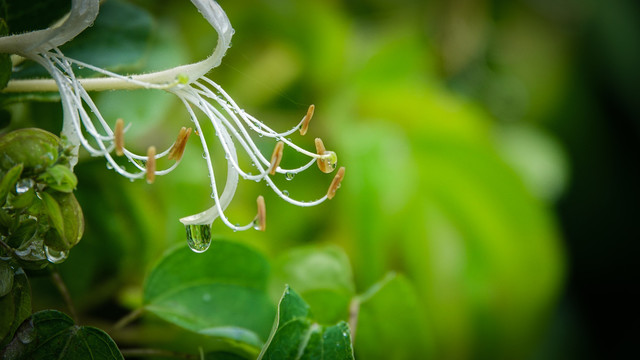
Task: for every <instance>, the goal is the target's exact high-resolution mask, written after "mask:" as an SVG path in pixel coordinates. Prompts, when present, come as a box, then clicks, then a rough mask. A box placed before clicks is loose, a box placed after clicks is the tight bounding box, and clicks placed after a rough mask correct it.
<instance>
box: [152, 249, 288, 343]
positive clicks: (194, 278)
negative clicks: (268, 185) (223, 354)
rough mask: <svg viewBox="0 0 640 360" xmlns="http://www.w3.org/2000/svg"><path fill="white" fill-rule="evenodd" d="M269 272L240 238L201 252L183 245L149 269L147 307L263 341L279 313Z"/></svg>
mask: <svg viewBox="0 0 640 360" xmlns="http://www.w3.org/2000/svg"><path fill="white" fill-rule="evenodd" d="M268 274H269V265H268V263H267V262H266V260H265V259H264V258H263V257H262V256H261V255H260V254H258V253H256V252H255V251H254V250H251V249H250V248H248V247H246V246H243V245H240V244H236V243H232V242H228V241H222V240H219V241H214V242H212V244H211V247H210V248H209V250H208V251H207V252H205V253H202V254H196V253H194V252H193V251H191V249H189V248H188V247H180V248H178V249H175V250H174V251H172V252H170V253H168V254H167V255H166V256H165V257H163V259H162V260H161V261H160V262H159V263H158V265H157V266H156V267H155V268H154V269H153V270H152V271H151V273H150V274H149V277H148V278H147V282H146V285H145V292H144V303H145V305H144V308H145V310H147V311H149V312H152V313H154V314H156V315H158V316H160V317H161V318H163V319H164V320H167V321H169V322H172V323H174V324H176V325H179V326H182V327H184V328H186V329H189V330H192V331H195V332H198V333H201V334H205V335H210V336H216V337H222V338H229V339H233V340H237V341H243V342H246V343H247V344H250V345H253V346H256V347H260V345H261V344H262V342H263V341H264V340H266V338H267V335H268V333H269V329H270V326H271V323H272V321H273V316H274V314H275V309H274V306H273V304H272V303H271V301H270V300H269V298H268V296H267V293H266V285H267V277H268Z"/></svg>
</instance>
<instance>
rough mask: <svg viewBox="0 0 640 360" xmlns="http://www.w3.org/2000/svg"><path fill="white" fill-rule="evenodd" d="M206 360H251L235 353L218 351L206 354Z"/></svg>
mask: <svg viewBox="0 0 640 360" xmlns="http://www.w3.org/2000/svg"><path fill="white" fill-rule="evenodd" d="M204 360H249V358H247V357H244V356H240V355H236V354H233V353H228V352H222V351H216V352H211V353H207V354H204Z"/></svg>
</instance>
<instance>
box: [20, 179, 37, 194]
mask: <svg viewBox="0 0 640 360" xmlns="http://www.w3.org/2000/svg"><path fill="white" fill-rule="evenodd" d="M34 184H35V181H33V179H20V180H18V182H17V183H16V193H18V194H24V193H26V192H27V191H29V190H30V189H31V188H32V187H33V185H34Z"/></svg>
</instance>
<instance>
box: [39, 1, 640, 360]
mask: <svg viewBox="0 0 640 360" xmlns="http://www.w3.org/2000/svg"><path fill="white" fill-rule="evenodd" d="M133 3H135V4H138V5H139V6H141V7H144V8H145V9H148V10H149V12H150V13H151V14H152V15H153V20H152V21H153V24H154V27H153V31H152V33H151V35H150V36H151V38H150V39H151V41H150V45H149V48H148V49H145V50H144V56H143V57H142V58H141V60H140V61H139V63H138V64H137V65H136V67H137V69H123V71H124V72H126V71H133V70H139V69H159V68H165V67H167V66H170V65H177V64H180V63H182V62H186V61H194V60H198V59H201V58H203V57H205V56H207V55H208V54H209V53H210V51H211V48H212V46H213V45H214V44H215V33H214V32H213V31H212V29H211V28H210V27H209V26H208V24H207V23H206V22H205V21H204V20H202V18H201V17H200V15H199V14H198V13H197V12H196V11H195V10H194V8H193V7H192V6H191V4H190V3H189V2H186V1H185V2H176V1H151V0H147V1H143V0H138V1H134V2H133ZM220 4H221V5H222V7H223V8H224V9H225V11H226V12H227V14H228V16H229V18H230V20H231V23H232V25H233V27H234V29H235V31H236V33H235V35H234V38H233V46H232V47H231V48H230V49H229V51H228V53H227V56H226V57H225V58H224V60H223V62H222V65H221V66H220V67H218V68H216V69H215V70H214V71H212V72H211V73H210V74H209V77H210V78H212V79H213V80H214V81H216V82H218V83H219V84H220V85H222V87H224V88H225V89H226V91H227V92H228V93H229V94H231V96H233V97H234V99H235V100H236V102H237V103H238V104H239V105H240V106H241V107H243V108H244V109H245V110H247V111H248V112H249V113H251V114H253V115H254V116H256V117H257V118H259V119H261V120H263V121H264V122H265V123H268V124H270V125H272V127H273V128H274V129H288V128H289V127H291V126H292V125H293V124H295V123H296V122H297V121H298V119H300V118H301V117H302V115H303V114H304V113H305V112H306V108H307V106H308V105H309V104H310V103H314V104H315V105H316V114H315V117H314V119H313V121H312V123H311V128H310V130H309V134H308V135H307V136H306V137H304V138H300V137H296V138H295V139H294V141H295V142H296V143H298V144H300V145H304V146H305V147H307V148H310V149H312V148H313V138H314V137H322V138H323V140H324V142H325V145H326V146H327V148H329V149H332V150H334V151H336V152H337V153H338V156H339V165H341V166H345V167H346V168H347V174H346V178H345V180H344V182H343V184H342V187H341V188H340V190H339V192H338V195H337V196H336V198H335V199H334V200H332V201H330V202H327V203H324V204H323V205H321V206H318V207H315V208H305V209H298V208H295V207H293V206H291V205H289V204H287V203H285V202H284V201H282V200H281V199H279V198H278V197H277V196H275V194H273V193H272V192H270V190H269V188H267V187H266V186H264V185H263V184H256V183H253V182H243V183H241V185H240V188H239V191H238V194H237V195H236V198H235V199H234V201H233V202H232V204H231V206H230V207H229V214H230V216H231V218H232V219H238V222H240V223H244V222H245V221H247V220H250V219H251V218H252V217H253V214H254V212H255V198H256V196H257V195H260V194H262V195H264V197H265V200H266V204H267V209H268V223H267V224H268V225H267V228H268V230H267V232H265V233H259V232H254V231H249V232H243V233H233V232H232V231H231V230H229V229H227V228H226V227H225V226H224V225H222V224H220V223H216V224H214V227H213V231H214V233H215V234H216V235H218V236H221V237H224V238H230V239H234V240H237V241H240V242H244V243H248V244H251V245H252V246H254V247H256V248H258V249H260V251H262V252H263V253H265V254H267V255H268V257H270V258H272V259H276V258H278V257H279V256H282V254H283V253H285V251H287V250H288V249H291V248H294V247H297V246H324V245H327V244H332V245H337V246H338V247H340V248H342V249H344V250H345V251H346V253H347V255H348V258H349V260H350V262H351V266H352V271H353V276H354V280H355V284H356V289H355V290H356V292H357V293H362V292H364V291H366V290H367V289H368V288H369V287H370V286H372V285H373V284H375V283H376V282H378V281H379V280H380V279H382V278H383V277H384V276H385V274H387V273H388V272H389V271H395V272H397V273H400V274H403V279H406V281H403V282H402V284H403V286H402V289H400V290H398V291H396V292H395V293H394V294H392V295H390V296H391V297H393V296H395V297H396V298H394V299H395V300H392V301H391V302H390V304H395V305H396V306H393V308H380V309H376V310H375V311H376V312H377V315H378V317H377V319H387V320H388V321H385V322H377V323H376V322H373V323H371V324H372V325H371V327H370V328H369V329H367V330H359V331H362V332H363V333H364V335H362V337H361V338H358V337H356V343H355V349H356V356H357V357H358V358H361V359H376V358H387V359H389V358H397V359H422V358H425V359H426V358H437V359H485V358H486V359H571V358H575V359H585V358H614V357H616V356H620V355H623V354H628V353H629V352H630V351H632V350H633V348H634V346H633V339H632V335H631V333H629V332H626V331H625V328H624V327H617V326H616V327H614V325H615V320H614V319H616V318H619V317H623V316H625V317H626V314H627V311H629V310H630V307H631V304H632V300H631V299H630V298H629V296H628V295H629V291H630V290H629V287H630V286H631V285H632V284H633V285H636V284H637V283H631V282H630V280H627V277H628V276H629V274H632V273H633V271H634V269H635V266H633V265H632V264H633V260H634V258H635V257H636V254H637V250H638V245H637V240H638V238H639V236H638V235H640V234H639V231H638V226H637V225H635V224H634V220H636V219H637V215H638V211H637V207H638V206H637V204H638V203H639V200H640V196H639V193H638V190H637V184H638V183H639V180H640V174H639V171H638V163H639V162H638V160H639V159H638V155H637V154H639V153H640V151H638V150H639V149H638V147H639V142H638V138H639V136H638V135H639V134H640V127H639V119H640V110H639V108H638V106H637V101H638V96H640V91H639V88H640V79H639V71H638V70H637V66H638V64H640V46H638V44H640V38H639V37H640V21H639V17H640V11H638V10H640V9H638V7H639V6H638V3H637V2H633V1H631V0H628V1H624V0H620V1H614V2H607V1H597V0H590V1H577V0H575V1H564V2H555V1H550V0H539V1H535V0H519V1H502V0H494V1H484V0H478V1H471V0H456V1H435V0H434V1H418V0H403V1H381V0H353V1H311V0H299V1H290V0H271V1H266V0H263V1H259V0H247V1H230V0H226V1H225V0H220ZM139 50H140V49H137V50H136V51H139ZM96 99H97V102H98V104H99V106H100V108H101V109H102V110H103V115H105V117H107V118H109V119H115V118H117V117H123V118H125V119H126V121H127V122H130V123H132V124H133V125H132V127H131V129H130V131H129V132H128V133H127V136H128V143H130V144H132V146H133V147H134V148H138V149H140V150H144V149H145V148H146V147H147V146H148V145H151V144H154V145H156V146H158V147H160V148H163V147H164V146H168V145H169V144H170V143H171V142H172V141H173V139H174V138H175V134H176V133H177V131H178V129H179V128H180V126H188V124H189V120H188V118H187V115H186V113H185V111H184V109H183V108H182V107H181V105H180V104H179V103H178V101H176V99H172V98H171V97H170V96H169V95H166V94H164V93H158V94H156V93H154V92H150V93H146V92H140V93H138V92H135V93H126V92H125V93H118V92H114V93H104V94H100V95H97V96H96ZM29 111H30V114H31V117H32V118H36V117H38V114H46V117H50V116H52V115H51V114H54V116H55V114H59V113H60V109H59V104H56V103H49V104H40V105H39V106H37V107H35V106H34V107H32V108H31V109H29ZM43 116H44V115H43ZM47 126H48V127H49V128H50V129H51V130H52V131H56V132H57V131H59V128H57V124H49V125H47ZM129 139H135V141H132V140H129ZM199 146H200V145H199V144H198V143H197V142H196V141H191V142H190V143H189V145H188V146H187V152H186V155H185V159H184V160H183V163H182V164H181V166H180V168H179V169H178V171H176V172H174V173H172V174H170V175H169V176H166V177H162V178H159V179H158V180H157V182H156V183H155V184H153V185H152V186H149V185H147V184H145V183H143V182H135V183H129V181H127V180H126V179H122V178H120V177H118V176H117V175H116V174H115V173H114V172H112V171H107V169H106V168H105V164H104V160H103V159H97V160H96V159H88V158H87V159H84V161H82V162H81V164H80V165H79V166H78V167H77V168H76V171H77V174H78V177H79V180H80V183H79V187H78V193H77V197H78V199H79V201H80V203H81V204H82V206H83V209H84V211H85V216H86V219H87V227H86V235H85V237H84V239H83V241H82V242H81V243H80V244H79V245H78V246H77V247H76V248H74V249H73V251H72V252H71V255H70V257H69V259H68V261H67V262H65V263H64V264H63V265H62V266H61V272H62V274H63V277H64V278H65V280H66V281H67V282H68V285H69V287H70V290H71V292H72V295H73V298H74V300H75V302H76V304H77V305H78V307H80V311H81V313H83V314H84V317H85V318H88V319H90V322H91V323H94V324H100V323H101V322H104V323H105V324H107V323H110V322H112V321H113V320H114V319H117V318H118V317H119V316H121V315H124V314H125V313H126V312H127V309H128V308H132V307H135V306H137V305H139V303H140V301H141V295H140V293H141V284H142V282H143V279H144V276H145V274H146V272H147V271H148V269H149V268H150V266H151V265H152V264H153V263H154V262H156V261H157V259H158V258H159V257H160V255H161V254H162V253H163V252H164V251H165V250H166V249H168V248H170V247H171V246H172V245H174V244H176V243H182V242H184V241H185V234H184V228H183V227H182V225H181V224H180V223H179V222H178V221H177V219H178V218H180V217H183V216H186V215H189V214H192V213H195V212H198V211H200V210H202V209H204V208H206V207H208V206H210V198H209V193H210V190H209V187H208V185H207V184H208V181H207V175H206V172H205V168H204V162H202V159H201V156H200V154H201V152H202V150H201V148H200V147H199ZM260 146H264V148H265V149H270V148H271V147H272V146H273V144H269V143H268V142H264V143H260ZM265 151H266V152H269V150H265ZM296 160H300V159H299V158H296V156H295V155H294V154H293V153H287V152H286V151H285V160H284V161H285V165H286V164H294V163H296ZM225 167H226V165H225V166H221V167H220V168H221V169H222V171H223V174H224V168H225ZM312 170H313V171H311V170H310V171H308V172H306V173H304V174H300V175H298V176H296V178H295V179H293V180H292V181H290V182H288V181H286V180H284V179H283V180H282V182H281V184H282V185H286V189H287V190H288V191H289V192H290V193H291V195H292V196H294V197H297V198H303V199H314V198H317V197H319V196H322V194H324V192H325V191H326V188H327V185H328V184H329V182H330V180H331V178H332V176H331V175H324V174H321V173H320V172H318V171H315V170H314V169H312ZM232 221H233V220H232ZM38 281H39V280H35V281H34V282H33V286H34V289H37V290H34V291H37V293H38V294H41V296H39V297H38V298H37V299H36V300H35V301H36V303H35V305H36V308H38V306H40V307H45V306H47V307H48V306H51V303H52V302H56V301H58V302H59V300H57V297H56V296H55V292H54V291H53V288H52V285H50V284H48V283H47V281H44V280H43V281H41V282H38ZM47 291H51V293H52V294H54V295H50V296H47V295H45V294H46V293H47ZM601 299H602V300H601ZM394 301H395V302H394ZM407 304H409V305H407ZM405 306H407V307H405ZM60 307H61V308H63V307H62V305H60ZM385 316H386V317H385ZM374 318H376V317H375V316H374ZM145 326H147V327H146V328H145V331H144V332H136V333H127V332H125V333H120V334H115V335H114V334H112V336H114V339H115V340H116V341H117V342H119V344H120V343H125V344H126V343H135V344H139V343H154V342H156V343H162V341H168V340H167V339H165V338H163V336H162V333H163V332H164V330H163V329H162V328H161V327H160V326H159V325H158V326H156V324H155V323H154V322H153V321H149V322H148V323H147V324H146V325H145ZM612 327H613V328H612ZM176 331H177V330H176ZM178 333H179V332H178ZM175 336H176V337H178V338H179V336H183V337H186V336H187V335H175ZM179 339H182V338H179ZM360 339H362V340H360ZM370 339H376V341H375V342H369V343H367V341H369V340H370ZM172 340H174V339H173V338H172ZM176 342H178V340H176ZM383 354H384V356H383ZM389 354H394V355H393V356H391V355H389Z"/></svg>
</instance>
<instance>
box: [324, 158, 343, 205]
mask: <svg viewBox="0 0 640 360" xmlns="http://www.w3.org/2000/svg"><path fill="white" fill-rule="evenodd" d="M344 171H345V170H344V166H342V167H341V168H340V169H338V172H337V173H336V176H335V177H334V178H333V181H331V185H329V190H328V191H327V199H329V200H331V199H333V197H334V196H336V191H338V188H339V187H340V183H341V182H342V179H343V178H344Z"/></svg>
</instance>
